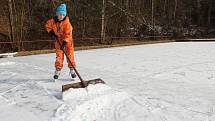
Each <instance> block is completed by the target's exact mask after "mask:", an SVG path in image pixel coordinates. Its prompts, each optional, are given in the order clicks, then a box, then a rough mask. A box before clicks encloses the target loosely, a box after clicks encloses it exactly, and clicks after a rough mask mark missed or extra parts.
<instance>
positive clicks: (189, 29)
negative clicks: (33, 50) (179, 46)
mask: <svg viewBox="0 0 215 121" xmlns="http://www.w3.org/2000/svg"><path fill="white" fill-rule="evenodd" d="M0 2H1V4H2V7H1V8H0V10H1V11H2V12H1V14H2V15H1V16H6V17H7V18H8V19H7V22H6V23H8V34H7V36H8V40H9V41H24V40H38V39H47V38H48V36H47V34H46V32H45V30H44V23H45V21H46V20H47V19H48V18H50V17H53V16H54V10H55V8H56V6H57V5H58V4H60V3H67V7H68V13H69V14H68V15H69V17H70V19H71V22H72V24H73V27H74V36H75V38H86V37H92V38H95V37H96V38H101V40H100V42H101V43H102V42H104V41H106V39H107V38H110V37H146V36H155V35H156V36H158V35H159V36H173V37H186V36H188V37H189V36H190V37H203V36H213V35H214V33H215V32H214V31H215V30H214V29H215V1H214V0H1V1H0ZM14 46H18V48H19V47H21V46H22V45H20V43H19V44H17V45H14ZM19 50H20V48H19Z"/></svg>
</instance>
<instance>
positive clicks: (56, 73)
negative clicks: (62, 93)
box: [54, 69, 60, 79]
mask: <svg viewBox="0 0 215 121" xmlns="http://www.w3.org/2000/svg"><path fill="white" fill-rule="evenodd" d="M59 76H60V69H56V70H55V72H54V79H58V77H59Z"/></svg>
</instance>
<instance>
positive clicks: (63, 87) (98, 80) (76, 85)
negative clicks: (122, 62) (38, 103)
mask: <svg viewBox="0 0 215 121" xmlns="http://www.w3.org/2000/svg"><path fill="white" fill-rule="evenodd" d="M83 82H84V84H83V83H81V82H77V83H72V84H65V85H63V86H62V92H64V91H66V90H68V89H70V88H74V89H75V88H85V87H87V86H88V85H89V84H93V85H95V84H98V83H102V84H105V82H104V81H103V80H102V79H100V78H98V79H92V80H88V81H83ZM83 85H84V86H83Z"/></svg>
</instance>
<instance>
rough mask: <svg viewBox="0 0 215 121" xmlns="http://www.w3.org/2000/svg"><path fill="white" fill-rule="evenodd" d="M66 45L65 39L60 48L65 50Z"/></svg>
mask: <svg viewBox="0 0 215 121" xmlns="http://www.w3.org/2000/svg"><path fill="white" fill-rule="evenodd" d="M65 47H66V41H63V43H62V45H61V46H60V49H61V50H63V49H64V48H65Z"/></svg>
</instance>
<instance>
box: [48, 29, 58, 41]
mask: <svg viewBox="0 0 215 121" xmlns="http://www.w3.org/2000/svg"><path fill="white" fill-rule="evenodd" d="M49 36H50V38H51V40H56V39H57V35H56V34H55V33H54V31H53V30H51V31H50V32H49Z"/></svg>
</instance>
